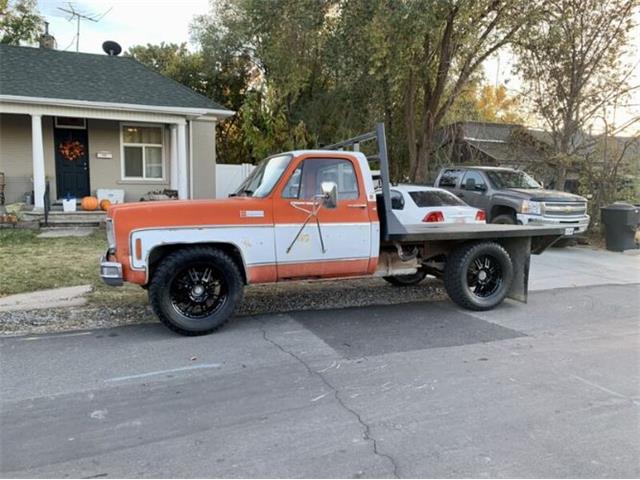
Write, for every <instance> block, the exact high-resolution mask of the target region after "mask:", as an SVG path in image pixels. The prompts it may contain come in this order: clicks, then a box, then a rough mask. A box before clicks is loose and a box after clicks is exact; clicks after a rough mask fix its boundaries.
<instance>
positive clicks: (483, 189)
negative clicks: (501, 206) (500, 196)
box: [458, 170, 489, 212]
mask: <svg viewBox="0 0 640 480" xmlns="http://www.w3.org/2000/svg"><path fill="white" fill-rule="evenodd" d="M458 196H459V197H460V198H461V199H462V200H463V201H464V202H465V203H467V204H469V205H471V206H472V207H476V208H479V209H480V210H484V211H485V212H486V211H487V209H488V208H489V191H488V185H487V182H486V181H485V179H484V177H483V175H482V174H481V173H480V172H478V171H476V170H468V171H467V173H465V174H464V177H462V183H461V184H460V193H458Z"/></svg>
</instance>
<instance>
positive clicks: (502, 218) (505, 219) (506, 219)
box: [491, 213, 516, 225]
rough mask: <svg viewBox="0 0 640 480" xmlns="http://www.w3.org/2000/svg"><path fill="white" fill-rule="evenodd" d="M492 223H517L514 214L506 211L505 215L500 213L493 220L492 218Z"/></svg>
mask: <svg viewBox="0 0 640 480" xmlns="http://www.w3.org/2000/svg"><path fill="white" fill-rule="evenodd" d="M491 223H499V224H502V225H515V224H516V219H515V217H514V216H513V215H509V214H508V213H505V214H503V215H498V216H497V217H495V218H494V219H493V220H491Z"/></svg>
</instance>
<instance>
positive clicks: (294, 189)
mask: <svg viewBox="0 0 640 480" xmlns="http://www.w3.org/2000/svg"><path fill="white" fill-rule="evenodd" d="M301 180H302V164H300V165H298V168H296V169H295V170H294V171H293V173H292V174H291V178H289V181H288V182H287V184H286V185H285V187H284V190H283V191H282V198H298V197H299V196H300V185H301V184H302V183H301Z"/></svg>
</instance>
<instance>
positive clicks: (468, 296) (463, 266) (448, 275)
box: [443, 241, 513, 311]
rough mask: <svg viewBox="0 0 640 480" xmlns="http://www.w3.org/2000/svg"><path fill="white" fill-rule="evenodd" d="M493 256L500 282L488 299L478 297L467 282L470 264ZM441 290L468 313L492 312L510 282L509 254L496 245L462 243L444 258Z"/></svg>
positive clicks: (511, 265) (492, 243)
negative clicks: (468, 311) (445, 260)
mask: <svg viewBox="0 0 640 480" xmlns="http://www.w3.org/2000/svg"><path fill="white" fill-rule="evenodd" d="M486 256H489V257H492V258H494V259H495V260H496V262H497V263H498V264H499V266H500V270H501V274H500V277H501V282H500V285H499V287H498V289H497V290H496V291H495V292H494V293H492V294H491V295H490V296H487V297H479V296H477V295H476V294H475V293H474V292H473V291H472V290H471V288H470V286H469V281H468V274H469V268H470V266H471V264H472V262H473V261H474V260H476V259H478V258H481V257H486ZM443 280H444V287H445V290H446V291H447V294H448V295H449V297H450V298H451V300H453V301H454V302H455V303H457V304H458V305H460V306H461V307H463V308H466V309H468V310H476V311H483V310H491V309H492V308H494V307H495V306H497V305H499V304H500V303H502V301H503V300H504V299H505V297H506V296H507V293H508V292H509V289H510V288H511V283H512V282H513V263H512V261H511V257H510V256H509V253H508V252H507V251H506V250H505V249H504V248H503V247H502V246H501V245H500V244H498V243H496V242H490V241H489V242H487V241H484V242H471V243H465V244H463V245H461V246H460V247H458V248H457V249H456V250H454V251H453V252H452V253H451V254H450V255H449V256H448V258H447V263H446V264H445V268H444V275H443Z"/></svg>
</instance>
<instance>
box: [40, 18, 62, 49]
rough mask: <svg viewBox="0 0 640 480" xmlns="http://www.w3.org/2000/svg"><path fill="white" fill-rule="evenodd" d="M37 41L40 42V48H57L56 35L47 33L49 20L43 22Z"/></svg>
mask: <svg viewBox="0 0 640 480" xmlns="http://www.w3.org/2000/svg"><path fill="white" fill-rule="evenodd" d="M38 42H39V43H40V48H48V49H49V50H55V49H56V48H57V46H58V42H56V37H54V36H53V35H51V34H50V33H49V22H44V33H43V34H42V35H40V38H39V39H38Z"/></svg>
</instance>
